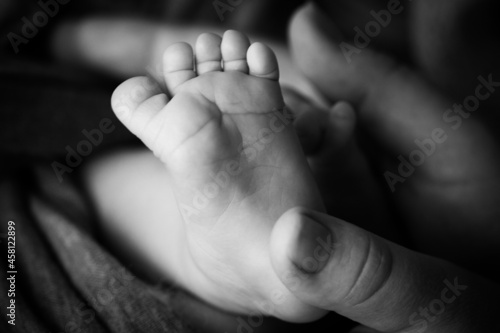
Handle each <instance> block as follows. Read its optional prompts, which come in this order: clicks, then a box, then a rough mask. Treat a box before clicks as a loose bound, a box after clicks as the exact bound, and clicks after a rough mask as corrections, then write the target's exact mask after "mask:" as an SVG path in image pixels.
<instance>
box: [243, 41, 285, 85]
mask: <svg viewBox="0 0 500 333" xmlns="http://www.w3.org/2000/svg"><path fill="white" fill-rule="evenodd" d="M247 61H248V67H249V71H250V75H253V76H256V77H260V78H264V79H269V80H274V81H278V79H279V67H278V60H277V59H276V55H275V54H274V52H273V51H272V50H271V49H270V48H269V47H267V46H266V45H264V44H262V43H254V44H252V45H251V46H250V47H249V48H248V52H247Z"/></svg>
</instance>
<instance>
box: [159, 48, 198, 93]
mask: <svg viewBox="0 0 500 333" xmlns="http://www.w3.org/2000/svg"><path fill="white" fill-rule="evenodd" d="M163 70H164V73H165V83H166V85H167V88H168V90H169V92H170V93H171V94H172V95H173V94H174V93H175V90H176V89H177V87H179V86H180V85H182V84H183V83H184V82H186V81H188V80H190V79H192V78H194V77H196V73H195V72H194V68H193V49H192V47H191V45H189V44H187V43H176V44H173V45H171V46H169V47H168V48H167V49H166V50H165V53H164V54H163Z"/></svg>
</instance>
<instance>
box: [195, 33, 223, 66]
mask: <svg viewBox="0 0 500 333" xmlns="http://www.w3.org/2000/svg"><path fill="white" fill-rule="evenodd" d="M221 42H222V38H221V37H220V36H219V35H216V34H212V33H204V34H201V35H200V36H199V37H198V39H197V40H196V72H197V73H198V75H201V74H204V73H208V72H220V71H221V70H222V65H221V60H222V54H221V49H220V48H221Z"/></svg>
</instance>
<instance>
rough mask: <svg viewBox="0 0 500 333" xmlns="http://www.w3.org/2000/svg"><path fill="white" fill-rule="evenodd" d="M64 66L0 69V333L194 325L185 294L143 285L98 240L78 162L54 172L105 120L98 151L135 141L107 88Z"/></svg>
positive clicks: (137, 329)
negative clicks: (181, 311)
mask: <svg viewBox="0 0 500 333" xmlns="http://www.w3.org/2000/svg"><path fill="white" fill-rule="evenodd" d="M61 72H64V71H63V69H62V68H61V69H59V70H57V69H52V70H47V69H41V68H37V66H36V65H30V64H26V63H25V64H24V66H22V67H20V66H17V69H16V66H15V65H13V64H12V63H11V64H10V66H9V68H8V69H3V70H1V73H2V75H1V76H0V78H1V79H0V87H1V91H2V112H0V124H1V129H2V131H1V140H0V141H1V143H0V153H1V155H0V156H1V157H0V158H1V161H2V165H1V169H0V170H1V172H0V237H1V238H0V241H1V255H0V257H1V260H0V291H1V293H2V295H1V296H0V308H1V309H2V320H0V325H1V330H0V331H1V332H10V331H14V332H57V333H60V332H120V333H123V332H180V331H182V332H186V331H191V330H192V329H191V328H189V326H188V325H187V324H186V323H185V322H183V320H181V319H180V318H179V316H178V315H177V314H176V304H177V303H178V302H177V301H178V300H179V299H180V297H182V298H183V299H184V302H185V299H186V297H187V296H186V295H184V294H182V292H180V291H178V290H176V289H175V288H171V287H169V286H165V285H153V284H148V283H146V282H144V281H143V280H141V279H140V278H138V277H136V276H135V275H134V274H133V273H132V272H131V271H129V269H128V267H126V266H124V265H123V264H122V263H120V262H119V261H118V260H117V259H115V258H114V257H113V255H111V254H110V253H108V251H107V250H106V248H105V247H104V246H103V245H102V244H100V243H99V242H98V240H97V239H98V235H97V233H96V224H97V221H96V219H95V217H94V216H93V215H92V209H91V207H90V205H89V204H88V201H87V200H86V198H85V196H84V194H83V192H82V191H81V190H80V188H79V187H78V186H77V183H76V182H75V181H73V177H74V176H75V174H77V173H78V168H79V167H80V166H79V165H77V166H76V167H74V168H73V170H75V172H71V173H70V172H67V173H64V175H63V177H62V178H61V177H58V175H57V173H56V172H54V168H53V163H54V161H58V162H60V163H61V165H66V162H65V155H66V154H67V151H66V147H68V146H69V147H77V145H78V143H79V142H81V141H82V140H84V139H85V136H84V135H83V134H82V131H83V130H84V129H87V130H89V131H90V130H92V129H95V128H99V124H100V123H101V122H102V120H103V119H110V121H111V122H112V124H113V125H114V126H115V128H114V130H113V131H112V132H111V133H109V134H106V135H105V136H103V139H102V142H101V143H100V144H99V145H97V146H94V147H93V149H94V152H93V154H94V153H96V152H98V151H102V150H104V149H106V148H107V147H111V146H116V145H118V144H128V143H130V142H131V141H132V140H133V137H132V136H131V135H130V134H129V133H128V132H127V131H126V130H125V129H124V128H123V127H121V125H120V124H119V122H118V121H117V120H116V118H114V116H113V114H112V111H111V109H110V106H109V96H110V91H109V89H107V88H105V87H102V86H99V85H97V84H96V83H95V82H92V81H88V80H86V79H78V80H75V79H71V80H70V79H69V78H68V76H67V75H64V74H60V73H61ZM73 77H74V75H73ZM97 87H98V88H97ZM27 92H28V93H27ZM59 176H60V175H59ZM9 221H12V222H11V223H9ZM9 225H10V227H11V228H10V236H13V235H14V233H15V239H13V238H8V236H9V228H8V227H9ZM13 241H15V243H14V242H13ZM14 248H15V253H14V250H13V249H14ZM9 250H10V251H9ZM9 252H10V253H11V254H15V259H14V260H11V261H10V262H9V261H8V258H7V254H8V253H9ZM10 258H11V259H12V258H13V257H12V256H11V257H10ZM10 265H12V266H10ZM10 271H13V272H16V273H8V272H10ZM8 278H10V280H9V279H8ZM9 290H10V292H9ZM13 301H15V303H11V302H13ZM11 304H14V305H15V311H11V310H10V309H7V307H8V306H10V307H11V308H12V305H11ZM11 312H12V313H15V317H14V316H11V317H8V316H6V314H8V313H11ZM13 319H15V320H14V321H11V320H13ZM8 321H10V322H11V323H15V326H14V325H11V324H9V323H8Z"/></svg>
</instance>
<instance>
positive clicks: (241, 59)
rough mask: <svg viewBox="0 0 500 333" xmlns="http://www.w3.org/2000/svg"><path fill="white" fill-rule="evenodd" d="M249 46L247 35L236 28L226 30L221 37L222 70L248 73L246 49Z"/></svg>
mask: <svg viewBox="0 0 500 333" xmlns="http://www.w3.org/2000/svg"><path fill="white" fill-rule="evenodd" d="M249 47H250V40H249V39H248V37H247V36H246V35H245V34H243V33H241V32H239V31H236V30H228V31H226V32H225V33H224V36H223V38H222V45H221V51H222V59H223V61H224V71H225V72H229V71H239V72H242V73H248V63H247V50H248V48H249Z"/></svg>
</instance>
